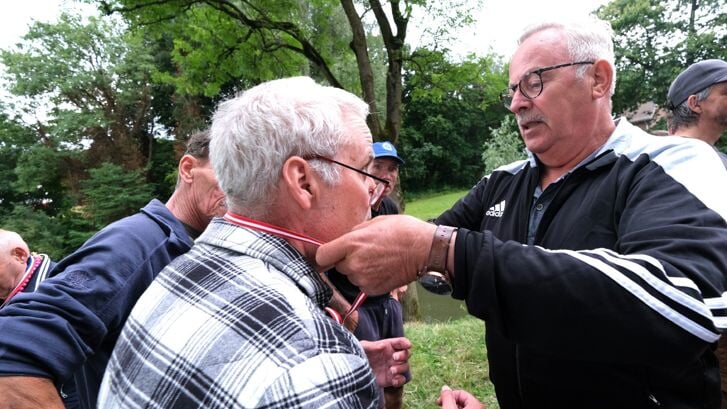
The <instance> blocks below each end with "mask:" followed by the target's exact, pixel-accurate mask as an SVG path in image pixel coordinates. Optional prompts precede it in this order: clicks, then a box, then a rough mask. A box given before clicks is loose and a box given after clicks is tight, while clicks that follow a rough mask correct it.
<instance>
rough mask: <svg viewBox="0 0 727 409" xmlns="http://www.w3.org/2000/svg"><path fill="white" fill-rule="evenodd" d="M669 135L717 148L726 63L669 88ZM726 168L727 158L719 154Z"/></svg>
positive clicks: (707, 65) (725, 102) (725, 106)
mask: <svg viewBox="0 0 727 409" xmlns="http://www.w3.org/2000/svg"><path fill="white" fill-rule="evenodd" d="M667 102H668V104H669V109H670V110H671V117H670V118H669V134H670V135H677V136H683V137H685V138H694V139H699V140H701V141H704V142H706V143H708V144H709V145H711V146H714V145H715V144H716V143H717V141H719V138H720V136H721V135H722V133H723V132H724V131H725V130H727V61H724V60H705V61H700V62H698V63H694V64H692V65H690V66H689V68H687V69H686V70H684V71H683V72H682V73H681V74H679V75H678V76H677V77H676V78H675V79H674V82H672V83H671V86H670V87H669V93H668V94H667ZM717 153H718V154H719V156H720V158H721V159H722V163H724V165H725V167H726V168H727V155H725V154H724V153H723V152H720V151H717ZM723 191H725V192H727V186H723ZM715 353H716V354H717V359H718V360H719V372H720V378H721V382H720V383H721V385H720V387H721V389H722V409H727V337H725V336H722V337H721V338H720V339H719V342H718V344H717V351H716V352H715Z"/></svg>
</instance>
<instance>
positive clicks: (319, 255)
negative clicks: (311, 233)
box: [316, 235, 348, 267]
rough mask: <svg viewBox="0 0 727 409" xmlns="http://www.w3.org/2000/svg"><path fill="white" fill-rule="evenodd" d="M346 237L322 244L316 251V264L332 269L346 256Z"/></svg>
mask: <svg viewBox="0 0 727 409" xmlns="http://www.w3.org/2000/svg"><path fill="white" fill-rule="evenodd" d="M347 244H348V243H347V241H346V235H343V236H341V237H339V238H337V239H335V240H333V241H330V242H328V243H326V244H323V245H322V246H320V247H319V248H318V251H316V263H317V264H318V265H319V266H324V267H333V266H334V265H335V264H337V263H338V262H340V261H341V260H343V259H344V258H346V255H348V249H347Z"/></svg>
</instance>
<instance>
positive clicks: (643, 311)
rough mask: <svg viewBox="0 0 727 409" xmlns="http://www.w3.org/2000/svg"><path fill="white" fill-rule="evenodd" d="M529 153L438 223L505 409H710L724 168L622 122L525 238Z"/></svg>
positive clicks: (699, 148)
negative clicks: (450, 234) (446, 229)
mask: <svg viewBox="0 0 727 409" xmlns="http://www.w3.org/2000/svg"><path fill="white" fill-rule="evenodd" d="M539 179H540V175H539V169H538V163H537V161H536V160H535V158H534V157H532V156H531V157H530V159H529V160H526V161H521V162H518V163H515V164H511V165H508V166H505V167H502V168H499V169H497V170H495V171H494V172H493V173H492V174H491V175H488V176H487V177H485V178H484V179H483V180H482V181H480V182H479V183H478V184H477V185H476V186H475V187H474V188H473V189H472V190H471V191H470V192H469V193H468V194H467V195H466V196H465V197H464V198H463V199H461V200H460V201H459V202H457V203H456V204H455V205H454V206H453V208H452V209H450V210H449V211H447V212H445V213H444V214H442V215H441V216H440V217H439V218H438V219H437V223H439V224H445V225H452V226H460V227H461V228H460V230H459V233H458V236H457V239H456V243H455V278H454V283H453V284H454V292H453V297H455V298H458V299H464V300H466V303H467V308H468V310H469V312H470V313H471V314H472V315H474V316H476V317H479V318H481V319H483V320H484V321H485V322H486V343H487V352H488V360H489V364H490V377H491V379H492V382H493V384H494V385H495V391H496V393H497V398H498V401H499V402H500V407H501V408H502V409H513V408H559V409H568V408H589V409H592V408H610V409H613V408H619V409H627V408H649V407H663V408H714V409H716V408H719V403H720V395H719V374H718V371H717V364H716V359H715V356H714V354H713V352H712V347H713V343H715V342H716V341H717V339H718V338H719V336H720V333H721V332H722V331H724V330H725V328H727V319H726V318H725V316H726V315H727V300H726V299H725V297H723V293H724V292H725V290H726V289H727V280H726V276H725V272H727V222H726V221H725V220H726V219H727V200H726V199H725V196H724V192H725V190H724V186H727V171H726V170H725V168H724V166H722V163H721V162H720V160H719V158H718V156H717V155H716V154H715V153H714V151H713V150H712V149H711V148H710V147H709V146H708V145H707V144H704V143H702V142H698V141H694V140H689V139H686V138H677V137H655V136H652V135H648V134H646V133H644V132H643V131H641V130H639V129H638V128H636V127H634V126H633V125H631V124H629V123H628V122H626V121H625V120H620V121H619V123H618V125H617V128H616V130H615V131H614V134H613V135H611V137H610V139H609V140H608V142H607V143H606V144H605V145H604V146H603V147H602V148H601V149H599V151H598V153H597V155H596V157H594V158H593V159H591V160H590V161H587V163H583V164H581V165H580V166H578V167H576V169H575V170H573V171H572V172H570V173H569V174H568V175H566V176H565V177H564V178H563V179H561V180H560V181H558V182H556V183H553V184H552V185H550V186H548V188H547V189H555V196H554V198H553V200H552V202H551V203H550V205H549V207H548V208H547V209H546V210H545V213H544V215H543V218H542V221H541V222H540V224H539V226H538V229H537V231H536V234H535V245H532V246H529V245H524V244H522V243H526V239H527V230H528V218H529V214H530V209H531V206H532V205H533V193H534V191H535V188H536V185H537V184H538V183H539Z"/></svg>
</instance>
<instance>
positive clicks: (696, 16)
mask: <svg viewBox="0 0 727 409" xmlns="http://www.w3.org/2000/svg"><path fill="white" fill-rule="evenodd" d="M597 14H598V16H599V17H601V18H603V19H605V20H608V21H610V22H611V25H612V26H613V29H614V31H615V34H616V38H615V51H616V67H617V73H618V76H617V78H618V80H617V84H616V94H615V95H614V104H613V110H614V112H616V113H620V112H624V111H625V110H628V109H632V108H634V107H636V106H638V105H639V104H640V103H643V102H646V101H650V100H651V101H655V102H656V103H657V104H659V105H661V106H665V105H666V94H667V91H668V89H669V85H670V84H671V81H672V80H673V79H674V78H675V77H676V76H677V75H678V74H679V73H680V72H681V71H682V70H683V69H684V68H686V67H687V66H689V65H690V64H692V63H693V62H696V61H700V60H703V59H707V58H721V59H725V58H727V51H725V50H727V28H726V27H727V0H613V1H611V2H609V3H608V4H607V5H605V6H603V7H601V8H600V9H599V10H598V12H597Z"/></svg>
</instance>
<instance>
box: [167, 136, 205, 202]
mask: <svg viewBox="0 0 727 409" xmlns="http://www.w3.org/2000/svg"><path fill="white" fill-rule="evenodd" d="M184 154H185V155H190V156H193V157H195V158H197V159H199V160H201V161H208V160H209V158H210V132H209V130H206V129H205V130H203V131H197V132H195V133H193V134H192V136H190V137H189V139H187V145H186V148H185V151H184ZM180 176H181V175H179V174H177V185H176V186H175V189H177V188H179V186H181V185H182V178H181V177H180Z"/></svg>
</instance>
